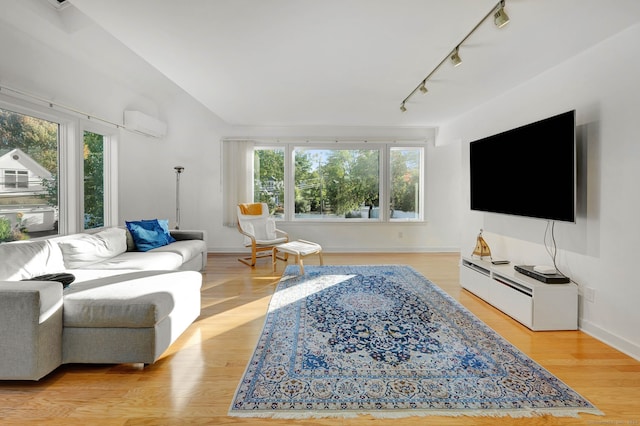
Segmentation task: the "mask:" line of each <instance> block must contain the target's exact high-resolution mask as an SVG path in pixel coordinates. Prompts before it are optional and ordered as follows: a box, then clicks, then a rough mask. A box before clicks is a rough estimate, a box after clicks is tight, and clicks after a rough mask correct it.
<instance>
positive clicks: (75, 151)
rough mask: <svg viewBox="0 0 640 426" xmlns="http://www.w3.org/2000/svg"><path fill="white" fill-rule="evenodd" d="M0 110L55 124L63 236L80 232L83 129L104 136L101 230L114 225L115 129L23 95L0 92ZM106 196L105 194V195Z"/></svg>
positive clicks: (115, 196) (60, 217)
mask: <svg viewBox="0 0 640 426" xmlns="http://www.w3.org/2000/svg"><path fill="white" fill-rule="evenodd" d="M0 108H2V109H5V110H8V111H12V112H15V113H18V114H24V115H29V116H32V117H35V118H38V119H42V120H47V121H50V122H53V123H56V124H58V233H57V235H67V234H73V233H78V232H85V230H84V194H83V188H84V167H83V150H84V139H83V134H84V130H87V131H91V132H94V133H101V134H103V135H104V136H105V138H107V137H108V139H109V143H108V144H107V145H106V146H105V158H104V175H105V188H104V191H105V222H104V227H109V226H115V225H116V224H117V221H118V219H117V217H118V216H117V200H118V186H117V145H118V143H117V142H118V137H117V134H118V133H117V132H118V129H117V128H115V127H113V128H112V127H110V126H107V125H104V124H99V123H97V122H96V121H95V120H91V119H90V117H88V116H81V115H76V114H72V113H68V112H63V111H60V110H58V109H55V108H54V107H53V106H52V105H51V104H48V105H45V104H43V105H41V104H39V103H38V102H35V101H33V100H31V99H28V98H27V97H26V96H25V97H22V96H15V97H14V96H8V95H6V94H4V93H0ZM107 194H108V195H107Z"/></svg>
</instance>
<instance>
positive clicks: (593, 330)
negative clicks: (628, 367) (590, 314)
mask: <svg viewBox="0 0 640 426" xmlns="http://www.w3.org/2000/svg"><path fill="white" fill-rule="evenodd" d="M580 330H581V331H583V332H585V333H587V334H588V335H590V336H591V337H594V338H596V339H598V340H600V341H601V342H604V343H606V344H607V345H609V346H611V347H612V348H615V349H617V350H619V351H620V352H622V353H624V354H626V355H629V356H630V357H632V358H635V359H637V360H638V361H640V346H639V345H637V344H635V343H633V342H630V341H628V340H626V339H624V338H622V337H620V336H616V335H615V334H613V333H610V332H608V331H607V330H604V329H602V328H600V327H598V326H597V325H595V324H593V323H591V322H590V321H588V320H584V319H582V318H581V319H580Z"/></svg>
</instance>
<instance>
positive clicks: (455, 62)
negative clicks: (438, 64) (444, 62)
mask: <svg viewBox="0 0 640 426" xmlns="http://www.w3.org/2000/svg"><path fill="white" fill-rule="evenodd" d="M449 59H451V62H452V63H453V66H454V67H457V66H458V65H460V64H461V63H462V59H460V55H459V54H458V47H456V48H455V49H454V50H453V52H452V53H451V56H449Z"/></svg>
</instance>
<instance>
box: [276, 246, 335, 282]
mask: <svg viewBox="0 0 640 426" xmlns="http://www.w3.org/2000/svg"><path fill="white" fill-rule="evenodd" d="M278 252H282V253H287V254H293V255H294V256H295V257H296V263H297V264H298V265H299V266H300V274H301V275H302V274H304V265H303V264H302V258H303V257H305V256H308V255H310V254H315V253H318V256H320V264H321V265H323V264H324V262H323V260H322V247H321V246H320V244H316V243H312V242H311V241H305V240H297V241H291V242H288V243H284V244H278V245H277V246H275V247H274V248H273V250H272V252H271V261H272V263H273V270H274V271H275V270H276V261H277V260H278V258H277V254H278Z"/></svg>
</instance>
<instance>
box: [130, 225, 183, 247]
mask: <svg viewBox="0 0 640 426" xmlns="http://www.w3.org/2000/svg"><path fill="white" fill-rule="evenodd" d="M125 224H126V226H127V229H128V230H129V232H131V235H132V237H133V241H134V242H135V244H136V248H137V249H138V250H139V251H148V250H151V249H154V248H156V247H162V246H165V245H167V244H170V243H173V242H174V241H175V239H174V238H173V237H172V236H171V234H170V233H169V221H168V220H166V219H163V220H158V219H151V220H140V221H131V222H129V221H126V222H125Z"/></svg>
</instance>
